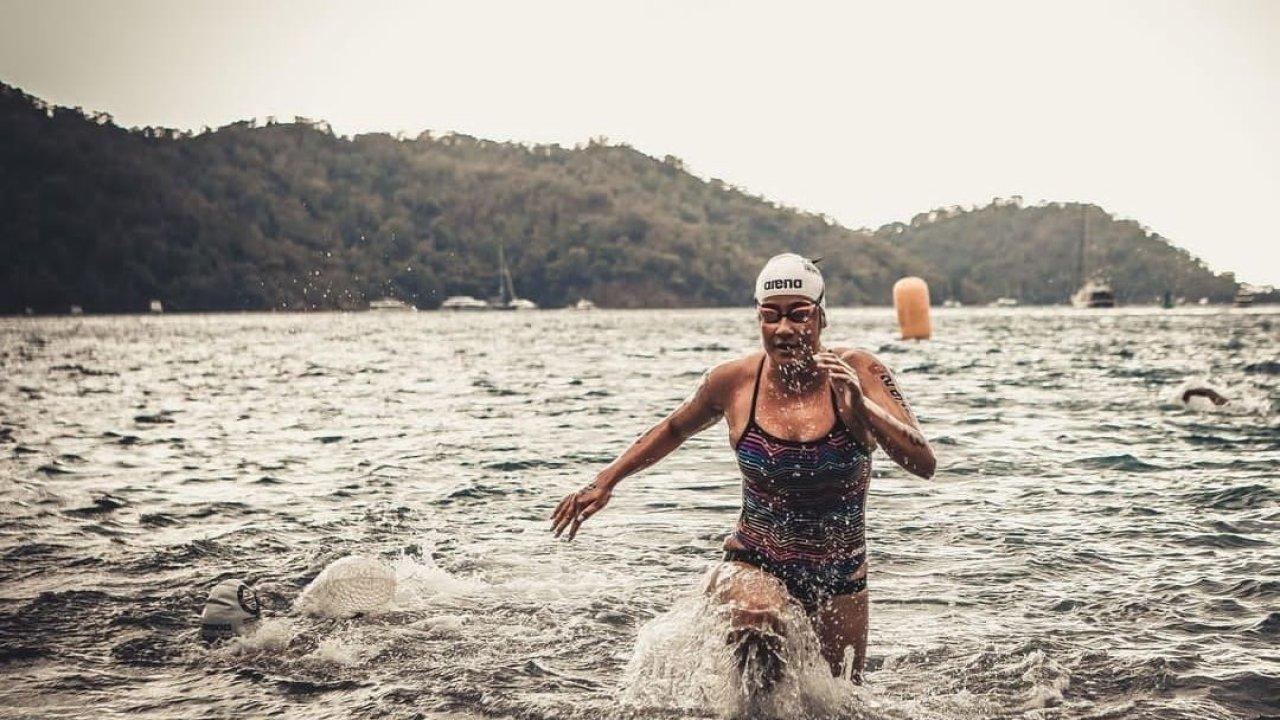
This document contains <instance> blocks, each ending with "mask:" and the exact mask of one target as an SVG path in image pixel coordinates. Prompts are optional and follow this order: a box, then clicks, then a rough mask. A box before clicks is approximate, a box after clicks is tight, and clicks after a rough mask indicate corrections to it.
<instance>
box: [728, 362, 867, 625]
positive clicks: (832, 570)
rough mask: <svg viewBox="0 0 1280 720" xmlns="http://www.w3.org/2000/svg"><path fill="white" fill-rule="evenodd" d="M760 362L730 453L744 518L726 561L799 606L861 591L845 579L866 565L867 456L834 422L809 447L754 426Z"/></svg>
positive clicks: (859, 583)
mask: <svg viewBox="0 0 1280 720" xmlns="http://www.w3.org/2000/svg"><path fill="white" fill-rule="evenodd" d="M763 374H764V358H761V360H760V368H759V370H757V372H756V384H755V389H754V390H753V391H752V394H751V415H750V418H749V419H748V421H747V427H746V429H745V430H744V431H743V433H742V437H740V438H738V442H737V444H736V445H735V446H734V451H735V452H736V454H737V456H738V467H739V469H741V471H742V514H741V516H740V517H739V519H738V527H737V529H736V530H735V531H734V533H733V537H734V538H735V539H736V540H737V543H738V545H740V546H741V548H734V549H730V550H727V551H726V552H725V560H734V561H738V562H745V563H748V564H750V565H754V566H756V567H759V568H761V569H762V570H765V571H766V572H768V573H770V574H772V575H774V576H775V577H777V578H778V579H779V580H781V581H782V582H783V584H785V585H786V586H787V590H788V591H789V592H790V593H791V595H792V596H793V597H795V598H796V599H797V600H799V601H800V602H801V603H802V604H804V605H805V606H808V607H812V606H815V605H817V604H818V603H819V602H821V601H822V600H823V599H824V598H828V597H831V596H833V595H848V594H852V593H856V592H860V591H861V590H863V589H864V588H865V587H866V580H865V578H859V579H857V580H853V579H851V576H852V575H853V573H855V572H856V571H857V570H858V569H859V568H861V567H862V564H863V562H864V561H865V559H866V541H865V536H864V534H863V514H864V509H865V502H866V497H867V485H868V482H869V480H870V478H871V455H870V453H869V452H868V451H867V448H865V447H864V446H863V445H862V444H861V443H860V442H858V441H857V440H856V439H854V437H853V435H852V433H850V432H849V429H848V428H847V427H846V426H845V424H844V421H843V420H842V419H841V418H840V410H839V407H838V406H837V405H836V398H835V392H834V391H832V394H831V405H832V407H833V408H834V409H835V415H836V421H835V424H834V425H833V426H832V428H831V430H830V431H828V432H827V434H826V435H823V436H822V437H820V438H817V439H816V440H813V441H811V442H799V441H795V440H784V439H782V438H779V437H775V436H773V435H770V434H769V433H767V432H765V430H764V429H763V428H761V427H760V424H759V423H757V422H756V400H757V398H758V397H759V395H760V376H761V375H763Z"/></svg>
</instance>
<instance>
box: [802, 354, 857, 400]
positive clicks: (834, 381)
mask: <svg viewBox="0 0 1280 720" xmlns="http://www.w3.org/2000/svg"><path fill="white" fill-rule="evenodd" d="M813 359H814V361H815V362H816V363H817V365H818V369H819V370H825V371H826V372H827V379H828V381H830V383H831V386H832V387H834V388H835V390H836V392H837V393H839V394H840V396H841V397H842V398H843V399H844V401H845V402H847V403H849V405H850V406H851V407H855V408H856V407H857V406H858V405H859V404H861V403H862V381H861V380H859V379H858V371H857V370H854V369H853V368H852V367H851V366H850V365H849V363H847V362H845V361H844V359H843V358H841V357H840V356H839V355H837V354H835V353H834V352H832V351H830V350H823V351H821V352H819V353H817V354H816V355H814V356H813Z"/></svg>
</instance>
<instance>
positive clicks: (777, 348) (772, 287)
mask: <svg viewBox="0 0 1280 720" xmlns="http://www.w3.org/2000/svg"><path fill="white" fill-rule="evenodd" d="M826 297H827V288H826V283H824V282H823V280H822V273H821V272H820V271H819V270H818V266H817V265H815V264H814V262H813V261H812V260H808V259H805V258H803V257H801V256H799V255H796V254H795V253H783V254H782V255H775V256H773V257H772V258H770V259H769V262H767V263H765V265H764V269H763V270H761V271H760V275H759V276H758V277H757V278H756V312H757V314H758V316H759V319H760V334H761V336H762V337H763V339H764V347H765V351H766V352H768V353H769V355H770V356H771V357H772V358H773V359H774V361H775V362H778V363H783V364H787V363H794V362H796V361H799V360H805V359H807V358H808V357H811V356H812V354H813V353H814V352H816V351H817V349H818V347H819V343H818V340H819V336H820V335H821V333H822V328H824V327H826V325H827V310H826Z"/></svg>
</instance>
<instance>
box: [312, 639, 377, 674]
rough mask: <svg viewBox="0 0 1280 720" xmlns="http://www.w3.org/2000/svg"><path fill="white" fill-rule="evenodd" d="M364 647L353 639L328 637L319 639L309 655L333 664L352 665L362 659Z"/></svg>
mask: <svg viewBox="0 0 1280 720" xmlns="http://www.w3.org/2000/svg"><path fill="white" fill-rule="evenodd" d="M365 650H366V648H365V647H364V646H363V645H360V644H359V643H358V642H355V641H354V640H351V639H347V638H343V637H328V638H325V639H324V640H321V641H320V644H319V645H317V646H316V649H315V651H314V652H312V653H311V656H312V657H314V658H315V659H317V660H321V661H323V662H328V663H333V664H335V665H343V666H348V667H349V666H352V665H356V664H357V663H359V662H360V661H361V660H363V659H364V654H365Z"/></svg>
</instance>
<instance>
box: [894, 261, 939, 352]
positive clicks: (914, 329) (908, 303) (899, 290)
mask: <svg viewBox="0 0 1280 720" xmlns="http://www.w3.org/2000/svg"><path fill="white" fill-rule="evenodd" d="M893 307H894V308H895V309H897V311H898V329H899V330H901V331H902V339H903V340H928V339H929V336H930V335H932V334H933V326H932V325H931V324H930V323H929V285H928V284H927V283H926V282H925V281H924V280H921V279H920V278H918V277H904V278H902V279H901V280H899V281H898V282H896V283H894V284H893Z"/></svg>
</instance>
